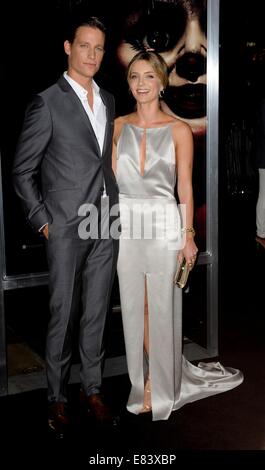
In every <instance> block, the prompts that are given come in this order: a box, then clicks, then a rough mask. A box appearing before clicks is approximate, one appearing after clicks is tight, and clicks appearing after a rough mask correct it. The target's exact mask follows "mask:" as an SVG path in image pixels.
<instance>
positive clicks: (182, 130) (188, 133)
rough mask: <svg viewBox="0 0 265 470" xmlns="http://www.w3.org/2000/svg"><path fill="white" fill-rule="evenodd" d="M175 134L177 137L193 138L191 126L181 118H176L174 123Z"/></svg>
mask: <svg viewBox="0 0 265 470" xmlns="http://www.w3.org/2000/svg"><path fill="white" fill-rule="evenodd" d="M172 131H173V135H174V137H175V138H176V139H180V138H182V139H193V134H192V130H191V127H190V126H189V124H187V123H186V122H184V121H181V119H178V118H176V119H174V122H173V124H172Z"/></svg>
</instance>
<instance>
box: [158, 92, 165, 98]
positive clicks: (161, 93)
mask: <svg viewBox="0 0 265 470" xmlns="http://www.w3.org/2000/svg"><path fill="white" fill-rule="evenodd" d="M164 94H165V90H160V92H159V95H158V96H159V98H160V99H162V98H163V96H164Z"/></svg>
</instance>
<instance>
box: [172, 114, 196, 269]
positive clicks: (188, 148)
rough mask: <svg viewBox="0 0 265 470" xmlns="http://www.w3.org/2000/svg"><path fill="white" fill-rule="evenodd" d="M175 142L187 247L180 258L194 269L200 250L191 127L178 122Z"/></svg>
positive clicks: (185, 246) (178, 188)
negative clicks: (195, 225) (196, 236)
mask: <svg viewBox="0 0 265 470" xmlns="http://www.w3.org/2000/svg"><path fill="white" fill-rule="evenodd" d="M173 133H174V141H175V149H176V171H177V192H178V198H179V202H180V204H182V205H183V206H184V210H185V220H186V222H185V227H183V228H182V230H183V235H184V241H185V245H184V247H183V249H182V251H181V252H180V258H182V257H183V256H184V257H185V258H186V260H187V263H188V264H189V266H190V268H192V266H193V264H194V261H195V258H196V254H197V252H198V248H197V246H196V244H195V242H194V232H193V230H192V229H193V212H194V207H193V188H192V168H193V135H192V131H191V129H190V127H189V126H188V125H187V124H185V123H183V122H180V121H178V123H177V124H176V125H175V126H174V130H173Z"/></svg>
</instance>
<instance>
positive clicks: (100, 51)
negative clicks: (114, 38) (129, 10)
mask: <svg viewBox="0 0 265 470" xmlns="http://www.w3.org/2000/svg"><path fill="white" fill-rule="evenodd" d="M104 44H105V35H104V33H103V32H102V31H100V29H98V28H92V27H90V26H80V27H79V28H78V29H77V31H76V35H75V38H74V41H73V43H72V44H71V43H70V42H69V41H65V43H64V50H65V52H66V54H67V55H68V73H69V75H70V76H71V77H72V78H74V79H76V81H78V82H80V81H83V80H87V79H91V78H93V77H94V75H95V74H96V73H97V71H98V70H99V68H100V65H101V62H102V59H103V56H104Z"/></svg>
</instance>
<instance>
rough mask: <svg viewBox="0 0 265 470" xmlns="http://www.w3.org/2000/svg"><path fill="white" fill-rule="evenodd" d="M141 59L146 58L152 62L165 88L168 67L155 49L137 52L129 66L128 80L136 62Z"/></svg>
mask: <svg viewBox="0 0 265 470" xmlns="http://www.w3.org/2000/svg"><path fill="white" fill-rule="evenodd" d="M139 60H145V61H146V62H149V64H151V66H152V68H153V70H154V71H155V73H156V74H157V76H158V78H159V79H160V81H161V83H162V86H163V88H164V89H165V88H166V87H167V84H168V68H167V64H166V62H165V61H164V59H163V57H162V56H161V55H159V54H157V53H156V52H153V51H141V52H138V54H136V55H135V56H134V57H133V58H132V60H131V62H130V63H129V65H128V68H127V81H128V82H129V79H130V73H131V68H132V66H133V64H135V62H139Z"/></svg>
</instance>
